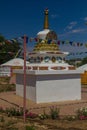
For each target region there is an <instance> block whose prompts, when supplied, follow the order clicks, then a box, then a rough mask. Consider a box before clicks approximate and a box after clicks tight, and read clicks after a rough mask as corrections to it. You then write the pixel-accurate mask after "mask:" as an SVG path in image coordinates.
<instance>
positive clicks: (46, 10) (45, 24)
mask: <svg viewBox="0 0 87 130" xmlns="http://www.w3.org/2000/svg"><path fill="white" fill-rule="evenodd" d="M44 14H45V18H44V29H48V28H49V23H48V9H45V11H44Z"/></svg>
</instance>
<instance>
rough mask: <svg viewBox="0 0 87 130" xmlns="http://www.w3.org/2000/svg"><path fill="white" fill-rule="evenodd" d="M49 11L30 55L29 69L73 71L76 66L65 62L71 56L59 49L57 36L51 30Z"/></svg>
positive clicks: (45, 15)
mask: <svg viewBox="0 0 87 130" xmlns="http://www.w3.org/2000/svg"><path fill="white" fill-rule="evenodd" d="M48 13H49V11H48V9H46V10H45V11H44V29H43V30H42V31H40V32H38V33H37V43H36V44H35V46H34V49H33V51H32V52H31V53H29V67H28V68H29V69H31V70H69V69H70V70H72V69H75V68H74V66H72V65H69V64H68V63H66V62H65V60H64V59H65V57H66V56H67V55H68V54H69V53H68V52H63V51H61V50H60V49H59V47H58V44H57V40H58V38H57V34H56V32H55V31H53V30H50V29H49V20H48Z"/></svg>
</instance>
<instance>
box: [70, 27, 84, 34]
mask: <svg viewBox="0 0 87 130" xmlns="http://www.w3.org/2000/svg"><path fill="white" fill-rule="evenodd" d="M85 31H86V29H82V28H81V29H80V28H79V29H73V30H72V31H71V33H81V32H85Z"/></svg>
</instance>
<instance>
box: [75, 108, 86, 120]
mask: <svg viewBox="0 0 87 130" xmlns="http://www.w3.org/2000/svg"><path fill="white" fill-rule="evenodd" d="M76 113H77V117H78V118H79V119H81V120H84V119H87V107H83V108H80V109H78V110H77V111H76Z"/></svg>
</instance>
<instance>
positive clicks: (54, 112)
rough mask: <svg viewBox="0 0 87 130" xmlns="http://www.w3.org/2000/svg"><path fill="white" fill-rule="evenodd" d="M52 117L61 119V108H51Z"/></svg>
mask: <svg viewBox="0 0 87 130" xmlns="http://www.w3.org/2000/svg"><path fill="white" fill-rule="evenodd" d="M50 116H51V118H52V119H57V118H59V108H57V107H55V106H52V107H50Z"/></svg>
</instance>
